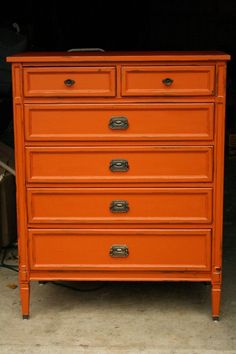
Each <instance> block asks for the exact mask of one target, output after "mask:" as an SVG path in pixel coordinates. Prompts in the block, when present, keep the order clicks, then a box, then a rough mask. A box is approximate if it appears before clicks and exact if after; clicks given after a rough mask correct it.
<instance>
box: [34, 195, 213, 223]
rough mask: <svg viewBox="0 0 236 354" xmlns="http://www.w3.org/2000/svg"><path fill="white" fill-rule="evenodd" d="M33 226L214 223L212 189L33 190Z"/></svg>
mask: <svg viewBox="0 0 236 354" xmlns="http://www.w3.org/2000/svg"><path fill="white" fill-rule="evenodd" d="M28 221H29V223H49V224H50V223H54V224H55V223H58V224H61V223H62V224H64V223H66V224H68V223H80V224H86V223H92V224H96V223H97V224H106V223H116V222H117V223H119V224H120V223H124V224H126V223H145V224H150V223H186V224H189V223H190V224H191V223H211V221H212V189H211V188H148V189H146V188H131V189H129V188H122V189H119V188H118V189H111V188H39V189H37V188H29V189H28Z"/></svg>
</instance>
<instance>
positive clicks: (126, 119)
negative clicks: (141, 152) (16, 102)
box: [25, 103, 214, 141]
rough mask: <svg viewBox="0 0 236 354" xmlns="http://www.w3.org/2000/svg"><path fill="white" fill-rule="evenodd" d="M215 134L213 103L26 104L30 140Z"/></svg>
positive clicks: (202, 136)
mask: <svg viewBox="0 0 236 354" xmlns="http://www.w3.org/2000/svg"><path fill="white" fill-rule="evenodd" d="M120 117H121V118H122V119H120ZM213 134H214V104H212V103H196V104H178V103H176V104H148V105H147V104H133V105H130V104H127V105H122V104H120V105H109V104H106V105H102V104H93V105H87V104H83V105H82V104H81V105H79V104H74V105H68V104H60V106H58V105H56V104H32V105H31V104H26V105H25V139H26V140H27V141H66V140H67V141H83V140H90V141H93V140H95V141H101V140H108V141H109V140H110V141H117V140H118V141H120V140H121V141H122V140H125V141H132V140H140V141H145V140H168V141H171V140H173V141H178V140H183V141H185V140H212V139H213Z"/></svg>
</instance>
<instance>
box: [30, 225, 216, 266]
mask: <svg viewBox="0 0 236 354" xmlns="http://www.w3.org/2000/svg"><path fill="white" fill-rule="evenodd" d="M29 240H30V243H29V248H30V267H31V269H33V270H44V269H45V270H68V269H78V270H110V271H118V270H144V271H145V270H147V271H148V270H165V271H168V270H170V271H171V270H177V271H178V270H180V271H181V270H184V271H188V270H202V271H207V270H210V266H211V232H210V230H138V229H136V230H125V229H124V230H122V233H121V230H114V229H112V230H74V231H73V230H44V229H43V230H30V231H29Z"/></svg>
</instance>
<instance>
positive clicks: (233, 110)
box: [0, 0, 236, 131]
mask: <svg viewBox="0 0 236 354" xmlns="http://www.w3.org/2000/svg"><path fill="white" fill-rule="evenodd" d="M13 22H17V23H18V24H19V25H20V28H21V31H22V32H23V33H25V34H26V35H27V37H28V49H29V50H48V51H55V50H68V49H70V48H81V47H100V48H103V49H105V50H107V51H110V50H118V51H121V50H124V51H126V50H129V51H135V50H140V51H145V50H180V51H181V50H223V51H226V52H228V53H230V54H231V55H232V61H231V62H230V64H229V66H228V83H227V86H228V106H227V109H228V112H229V114H228V117H229V116H232V118H234V117H233V116H234V115H236V94H235V93H236V80H235V79H234V77H235V78H236V60H235V57H236V55H235V54H236V1H235V0H198V1H194V0H155V1H154V0H153V1H150V0H149V1H148V0H147V1H142V2H140V1H134V0H126V1H124V0H119V1H117V0H116V1H112V0H111V1H102V0H101V1H96V2H92V1H91V2H90V1H78V0H77V1H63V2H60V1H58V0H51V1H49V0H48V1H40V2H39V1H35V0H34V1H33V0H31V1H30V0H28V1H26V0H21V1H18V2H17V3H14V5H13V4H12V2H11V1H8V2H6V3H5V5H4V10H3V9H2V10H1V11H0V27H1V26H11V23H13ZM232 118H231V119H227V128H228V130H230V131H234V130H236V125H235V123H234V121H235V119H232Z"/></svg>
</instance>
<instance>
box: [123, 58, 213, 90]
mask: <svg viewBox="0 0 236 354" xmlns="http://www.w3.org/2000/svg"><path fill="white" fill-rule="evenodd" d="M214 86H215V66H213V65H211V66H210V65H209V66H193V65H192V66H180V65H179V66H141V67H140V66H137V67H136V66H123V67H122V86H121V94H122V96H169V95H175V96H195V95H199V96H208V95H209V96H210V95H214Z"/></svg>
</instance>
